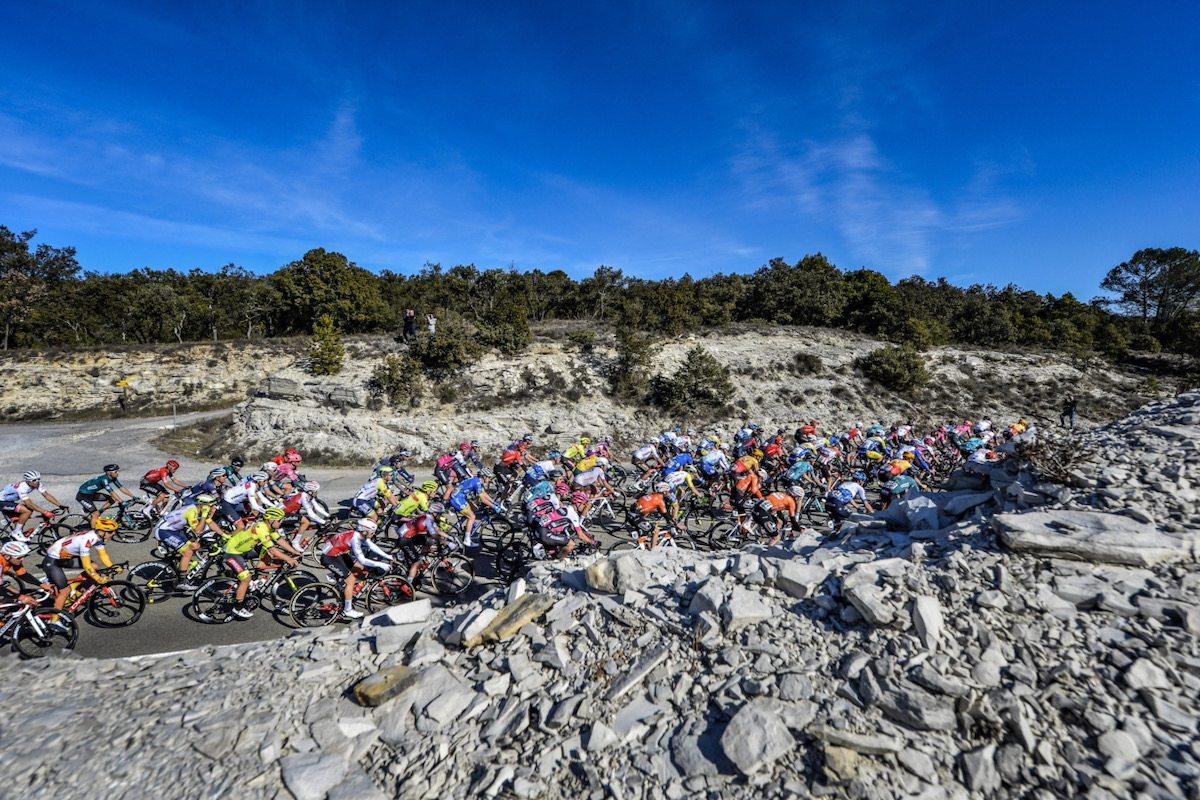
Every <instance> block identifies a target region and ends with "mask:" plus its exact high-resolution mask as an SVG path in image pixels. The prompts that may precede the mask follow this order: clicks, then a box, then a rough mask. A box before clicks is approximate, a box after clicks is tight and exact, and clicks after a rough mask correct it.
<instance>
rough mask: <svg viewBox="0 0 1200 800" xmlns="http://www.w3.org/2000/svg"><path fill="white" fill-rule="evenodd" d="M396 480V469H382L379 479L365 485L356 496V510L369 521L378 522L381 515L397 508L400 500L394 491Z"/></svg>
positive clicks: (373, 479) (380, 469)
mask: <svg viewBox="0 0 1200 800" xmlns="http://www.w3.org/2000/svg"><path fill="white" fill-rule="evenodd" d="M395 480H396V470H395V468H394V467H380V468H379V477H378V478H372V479H371V480H369V481H367V482H366V483H364V484H363V487H362V488H361V489H359V490H358V494H356V495H355V496H354V503H353V505H354V508H355V510H357V511H358V512H359V513H361V514H362V515H363V516H364V517H367V518H368V519H373V520H378V519H379V516H380V513H381V512H384V511H390V510H391V509H393V508H395V507H396V506H397V505H398V504H399V503H400V499H399V498H398V497H396V492H395V491H393V489H394V487H393V484H394V482H395Z"/></svg>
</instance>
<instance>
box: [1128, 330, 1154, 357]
mask: <svg viewBox="0 0 1200 800" xmlns="http://www.w3.org/2000/svg"><path fill="white" fill-rule="evenodd" d="M1129 349H1130V350H1139V351H1141V352H1145V353H1161V352H1162V345H1161V344H1160V343H1159V341H1158V339H1155V338H1154V337H1153V336H1151V335H1150V334H1148V333H1135V334H1133V335H1132V336H1130V337H1129Z"/></svg>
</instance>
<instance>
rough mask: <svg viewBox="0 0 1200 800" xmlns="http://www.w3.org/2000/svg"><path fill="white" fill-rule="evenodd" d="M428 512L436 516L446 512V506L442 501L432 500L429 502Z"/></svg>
mask: <svg viewBox="0 0 1200 800" xmlns="http://www.w3.org/2000/svg"><path fill="white" fill-rule="evenodd" d="M429 513H430V514H433V515H434V516H437V515H439V514H445V513H446V506H445V505H444V504H442V503H438V502H433V503H430V504H429Z"/></svg>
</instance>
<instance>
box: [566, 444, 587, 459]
mask: <svg viewBox="0 0 1200 800" xmlns="http://www.w3.org/2000/svg"><path fill="white" fill-rule="evenodd" d="M563 456H564V457H566V458H569V459H571V460H572V461H578V460H580V459H581V458H584V457H586V456H587V448H586V447H584V446H583V445H581V444H577V445H573V446H571V447H568V448H567V450H566V452H564V453H563Z"/></svg>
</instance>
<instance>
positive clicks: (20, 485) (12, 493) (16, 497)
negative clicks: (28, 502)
mask: <svg viewBox="0 0 1200 800" xmlns="http://www.w3.org/2000/svg"><path fill="white" fill-rule="evenodd" d="M33 491H34V489H33V487H32V486H30V485H29V484H28V483H26V482H25V481H18V482H17V483H10V484H9V485H8V486H5V487H4V490H3V491H0V503H24V502H25V498H26V497H29V495H31V494H33Z"/></svg>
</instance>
